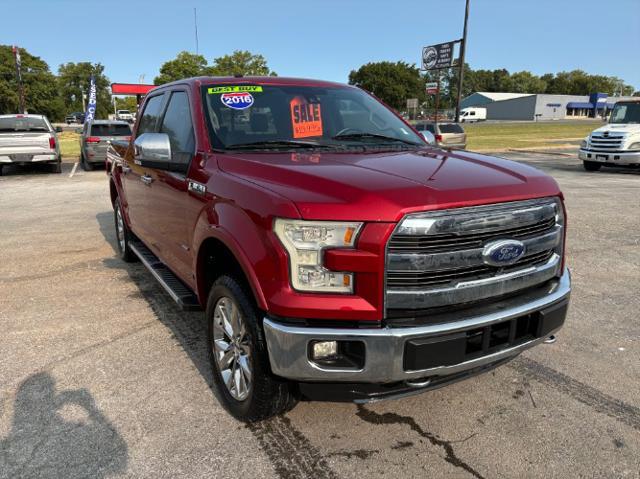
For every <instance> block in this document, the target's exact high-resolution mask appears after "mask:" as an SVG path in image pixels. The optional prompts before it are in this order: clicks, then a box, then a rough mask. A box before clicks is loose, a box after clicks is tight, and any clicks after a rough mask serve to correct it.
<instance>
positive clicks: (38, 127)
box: [0, 115, 62, 175]
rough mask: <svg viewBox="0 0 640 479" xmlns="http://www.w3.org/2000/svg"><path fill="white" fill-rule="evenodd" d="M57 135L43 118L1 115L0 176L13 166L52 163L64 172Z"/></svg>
mask: <svg viewBox="0 0 640 479" xmlns="http://www.w3.org/2000/svg"><path fill="white" fill-rule="evenodd" d="M61 161H62V159H61V157H60V146H59V144H58V138H57V136H56V132H55V130H54V129H53V127H52V126H51V123H49V120H48V119H47V117H46V116H44V115H0V175H2V168H3V166H5V165H10V164H27V163H36V162H37V163H49V164H51V166H52V168H53V172H54V173H60V172H61V171H62V169H61V166H62V165H61Z"/></svg>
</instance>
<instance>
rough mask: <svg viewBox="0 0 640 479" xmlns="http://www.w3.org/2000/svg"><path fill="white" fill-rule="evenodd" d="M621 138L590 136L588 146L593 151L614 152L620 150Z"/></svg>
mask: <svg viewBox="0 0 640 479" xmlns="http://www.w3.org/2000/svg"><path fill="white" fill-rule="evenodd" d="M623 141H624V137H622V136H604V135H591V138H590V139H589V144H590V146H591V149H593V150H601V151H615V150H620V149H622V142H623Z"/></svg>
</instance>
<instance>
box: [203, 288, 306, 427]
mask: <svg viewBox="0 0 640 479" xmlns="http://www.w3.org/2000/svg"><path fill="white" fill-rule="evenodd" d="M241 284H242V283H240V282H239V281H237V280H236V279H234V278H233V277H231V276H221V277H220V278H218V279H217V280H216V282H215V283H214V284H213V286H212V287H211V290H210V291H209V297H208V299H207V309H206V313H205V314H206V319H207V329H208V349H209V358H210V361H211V367H212V369H213V386H214V390H215V393H216V396H217V398H218V400H219V401H220V402H221V404H222V406H223V407H224V408H225V409H226V410H227V411H228V412H229V413H230V414H231V415H232V416H233V417H235V418H236V419H238V420H239V421H243V422H255V421H260V420H262V419H266V418H269V417H272V416H275V415H278V414H281V413H284V412H286V411H288V410H289V409H291V408H292V407H293V406H295V404H296V403H297V395H296V394H295V388H294V385H293V384H292V383H290V382H289V381H286V380H284V379H280V378H277V377H276V376H274V375H273V374H272V373H271V367H270V364H269V355H268V352H267V343H266V341H265V338H264V331H263V329H262V324H261V317H262V315H261V312H260V310H259V309H258V308H257V307H256V306H255V303H254V300H253V297H252V296H251V295H250V294H248V293H247V290H246V287H243V286H242V285H241ZM223 298H229V299H231V300H232V301H233V302H234V303H235V305H234V306H235V307H237V308H238V310H239V312H240V314H241V321H242V323H243V324H244V331H246V332H245V333H244V337H245V338H246V341H243V344H245V343H246V345H247V346H248V347H249V348H250V353H249V364H250V368H251V381H250V386H249V387H248V396H247V397H246V398H245V399H244V400H238V399H236V398H234V397H233V396H232V395H231V392H230V390H229V389H228V388H227V386H226V385H225V383H224V380H223V378H222V372H221V370H220V366H219V365H218V361H217V360H216V357H215V354H216V353H215V351H214V321H215V320H216V319H215V315H214V312H215V309H216V306H217V304H218V302H219V301H220V300H221V299H223Z"/></svg>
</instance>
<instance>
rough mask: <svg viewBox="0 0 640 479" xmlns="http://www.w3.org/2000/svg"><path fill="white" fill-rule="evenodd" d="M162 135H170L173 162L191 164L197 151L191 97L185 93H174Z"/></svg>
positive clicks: (163, 124) (162, 126)
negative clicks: (190, 104)
mask: <svg viewBox="0 0 640 479" xmlns="http://www.w3.org/2000/svg"><path fill="white" fill-rule="evenodd" d="M160 133H166V134H167V135H169V142H170V143H171V156H172V160H173V161H175V162H178V163H189V161H190V160H191V156H192V155H193V153H194V149H195V139H194V134H193V122H192V121H191V110H190V109H189V97H188V96H187V94H186V93H185V92H183V91H177V92H173V93H172V94H171V99H170V100H169V105H168V106H167V111H166V113H165V114H164V119H163V120H162V125H161V127H160Z"/></svg>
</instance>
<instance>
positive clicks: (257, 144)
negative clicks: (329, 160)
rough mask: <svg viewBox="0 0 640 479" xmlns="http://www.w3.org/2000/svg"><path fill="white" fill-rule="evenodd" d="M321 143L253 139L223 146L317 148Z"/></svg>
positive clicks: (241, 148)
mask: <svg viewBox="0 0 640 479" xmlns="http://www.w3.org/2000/svg"><path fill="white" fill-rule="evenodd" d="M323 146H328V145H323V144H322V143H318V142H317V141H298V140H265V141H254V142H251V143H237V144H235V145H228V146H225V149H227V150H244V149H247V150H250V149H253V148H317V147H323Z"/></svg>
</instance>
